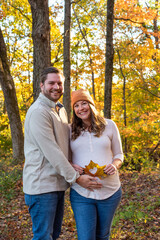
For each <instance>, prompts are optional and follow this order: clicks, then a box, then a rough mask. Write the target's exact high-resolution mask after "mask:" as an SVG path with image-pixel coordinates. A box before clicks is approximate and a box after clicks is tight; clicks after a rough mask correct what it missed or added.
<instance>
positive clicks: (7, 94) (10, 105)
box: [0, 29, 24, 160]
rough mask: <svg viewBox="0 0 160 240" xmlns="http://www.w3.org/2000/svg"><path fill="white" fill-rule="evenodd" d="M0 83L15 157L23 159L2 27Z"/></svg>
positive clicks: (19, 127)
mask: <svg viewBox="0 0 160 240" xmlns="http://www.w3.org/2000/svg"><path fill="white" fill-rule="evenodd" d="M0 83H1V86H2V90H3V94H4V98H5V106H6V109H7V114H8V118H9V123H10V128H11V136H12V147H13V158H14V159H17V160H23V159H24V151H23V144H24V138H23V131H22V123H21V119H20V114H19V108H18V102H17V97H16V90H15V85H14V81H13V79H12V76H11V73H10V69H9V63H8V58H7V51H6V45H5V42H4V38H3V35H2V31H1V29H0Z"/></svg>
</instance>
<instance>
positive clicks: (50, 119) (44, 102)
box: [23, 93, 77, 195]
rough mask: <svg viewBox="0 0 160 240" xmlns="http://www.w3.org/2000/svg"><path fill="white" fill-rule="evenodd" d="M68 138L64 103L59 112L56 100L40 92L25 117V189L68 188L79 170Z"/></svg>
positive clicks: (54, 189)
mask: <svg viewBox="0 0 160 240" xmlns="http://www.w3.org/2000/svg"><path fill="white" fill-rule="evenodd" d="M68 139H69V128H68V123H67V116H66V112H65V109H64V107H62V108H61V109H60V111H59V114H57V112H56V110H55V102H53V101H51V100H49V99H48V98H47V97H45V96H44V95H43V94H42V93H40V96H39V98H38V99H37V100H36V101H35V103H33V104H32V106H31V107H30V108H29V110H28V112H27V115H26V119H25V143H24V152H25V164H24V169H23V190H24V192H25V193H27V194H31V195H32V194H41V193H47V192H52V191H64V190H66V189H67V188H68V186H69V184H68V183H73V182H75V181H76V178H77V173H76V171H75V170H74V169H73V168H72V166H71V165H70V163H69V162H68ZM67 182H68V183H67Z"/></svg>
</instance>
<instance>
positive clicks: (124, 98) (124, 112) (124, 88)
mask: <svg viewBox="0 0 160 240" xmlns="http://www.w3.org/2000/svg"><path fill="white" fill-rule="evenodd" d="M117 53H118V58H119V66H120V71H121V74H122V77H123V119H124V126H125V127H127V108H126V76H125V75H124V73H123V70H122V65H121V57H120V53H119V50H117ZM124 154H125V156H126V157H127V137H125V138H124Z"/></svg>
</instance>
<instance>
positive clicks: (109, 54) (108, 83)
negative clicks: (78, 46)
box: [104, 0, 114, 119]
mask: <svg viewBox="0 0 160 240" xmlns="http://www.w3.org/2000/svg"><path fill="white" fill-rule="evenodd" d="M113 16H114V0H108V1H107V34H106V63H105V91H104V116H105V117H107V118H109V119H110V118H111V104H112V75H113V57H114V50H113Z"/></svg>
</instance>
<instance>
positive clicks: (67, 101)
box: [63, 0, 71, 122]
mask: <svg viewBox="0 0 160 240" xmlns="http://www.w3.org/2000/svg"><path fill="white" fill-rule="evenodd" d="M70 23H71V1H70V0H65V12H64V41H63V56H64V59H63V73H64V77H65V82H64V94H63V104H64V107H65V109H66V111H67V114H68V120H69V122H70V117H71V97H70V81H71V80H70V73H71V63H70Z"/></svg>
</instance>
